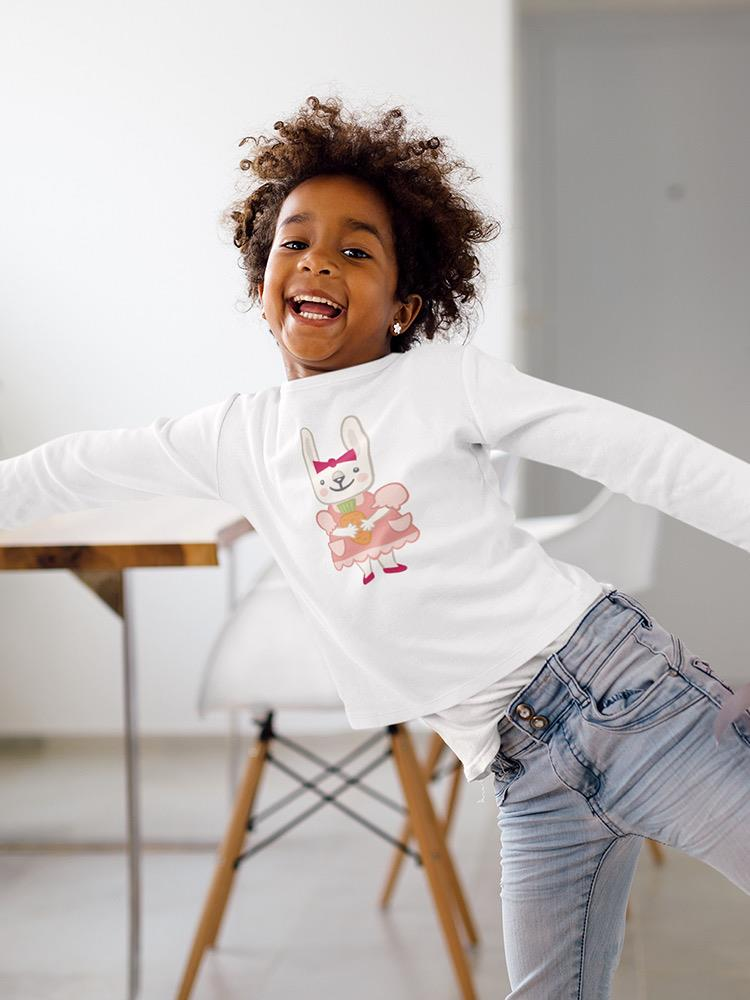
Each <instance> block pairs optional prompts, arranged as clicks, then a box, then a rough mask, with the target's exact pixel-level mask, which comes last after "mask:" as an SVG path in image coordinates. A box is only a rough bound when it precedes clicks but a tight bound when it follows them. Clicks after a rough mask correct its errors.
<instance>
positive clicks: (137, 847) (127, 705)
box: [121, 570, 141, 1000]
mask: <svg viewBox="0 0 750 1000" xmlns="http://www.w3.org/2000/svg"><path fill="white" fill-rule="evenodd" d="M121 575H122V634H123V661H122V662H123V707H124V722H125V726H124V737H125V787H126V801H127V838H128V993H127V996H128V1000H135V998H136V997H137V996H138V992H139V989H140V947H141V863H140V862H141V831H140V802H139V794H140V781H139V773H138V706H137V690H136V677H135V656H134V649H135V643H134V635H133V623H132V604H131V600H130V597H131V591H130V587H131V584H132V581H131V580H130V574H129V573H128V571H127V570H123V571H122V574H121Z"/></svg>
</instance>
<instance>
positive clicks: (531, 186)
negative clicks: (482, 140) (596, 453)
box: [519, 0, 750, 679]
mask: <svg viewBox="0 0 750 1000" xmlns="http://www.w3.org/2000/svg"><path fill="white" fill-rule="evenodd" d="M611 2H612V3H614V0H611ZM545 5H546V6H551V7H557V8H559V11H558V12H557V13H549V12H548V13H544V14H541V13H537V14H535V15H534V16H529V17H528V18H526V17H524V18H523V27H522V32H521V36H522V39H523V43H524V44H523V50H522V55H521V61H522V63H523V66H524V74H523V87H522V88H521V90H522V93H523V98H522V108H523V113H522V119H523V128H522V137H523V141H522V155H521V157H520V162H521V164H522V177H523V189H524V196H523V203H524V205H525V210H524V212H523V219H524V237H525V239H524V245H525V247H526V250H525V253H524V257H525V260H524V263H523V267H519V276H520V278H523V280H524V287H525V297H526V313H525V321H524V324H523V326H524V334H525V336H524V344H525V353H526V355H527V364H528V370H530V371H531V372H533V373H534V374H537V375H539V376H540V377H542V378H548V379H550V380H552V381H554V382H561V383H563V384H565V385H570V386H572V387H574V388H577V389H582V390H584V391H587V392H592V393H594V394H596V395H600V396H606V397H608V398H610V399H614V400H615V401H617V402H620V403H623V404H625V405H626V406H631V407H634V408H635V409H639V410H643V411H644V412H647V413H651V414H653V415H655V416H657V417H660V418H662V419H664V420H667V421H669V422H670V423H673V424H676V425H677V426H679V427H683V428H684V429H685V430H687V431H689V432H690V433H692V434H695V435H696V436H698V437H700V438H703V439H704V440H707V441H709V442H711V443H712V444H714V445H716V446H718V447H720V448H722V449H724V450H725V451H728V452H730V453H732V454H734V455H737V456H739V457H740V458H742V459H744V460H745V461H750V442H749V441H748V435H747V428H748V426H749V424H750V404H749V403H748V395H747V383H748V377H750V336H748V334H750V329H749V327H748V316H750V285H749V284H748V263H749V262H750V256H749V255H748V233H749V232H750V195H749V194H748V183H747V178H748V166H747V165H748V160H749V158H750V117H749V116H748V113H747V103H748V95H750V4H747V3H745V4H744V6H745V7H747V8H748V9H747V10H744V11H742V10H736V11H718V10H716V9H714V8H713V7H711V6H710V5H708V4H706V5H704V6H705V7H706V9H705V10H703V11H689V12H685V11H676V10H675V11H674V12H672V13H664V12H657V13H653V14H647V13H643V12H635V13H624V12H623V13H603V12H602V11H601V10H598V9H597V10H596V12H594V13H586V12H578V13H571V12H570V11H569V10H565V11H564V12H563V5H562V4H560V3H556V4H555V3H552V2H551V0H544V3H542V2H541V0H535V2H534V3H533V4H532V5H531V6H533V7H535V8H539V7H540V6H545ZM577 5H579V6H582V4H581V3H580V0H577ZM620 5H621V6H623V7H627V6H629V0H628V2H626V0H620ZM634 5H635V3H634ZM589 6H592V4H591V3H590V4H589ZM655 6H662V4H661V3H660V4H655ZM693 6H696V5H695V4H694V5H693ZM524 9H526V8H525V7H524ZM519 280H520V279H519ZM525 471H526V472H527V473H528V475H527V483H528V502H527V504H526V505H525V508H524V510H523V513H525V514H529V515H533V514H543V513H551V512H555V513H557V512H566V511H573V510H577V509H580V508H581V507H582V506H584V504H585V503H587V502H588V501H589V500H590V499H591V497H592V496H593V495H594V494H595V493H596V492H597V491H598V490H599V489H600V486H599V485H598V484H593V483H591V482H590V481H588V480H585V479H581V478H579V477H576V476H574V475H573V474H572V473H566V472H561V471H560V470H557V469H553V468H551V467H545V466H542V465H538V464H537V465H532V466H531V467H529V468H527V469H526V470H525ZM749 502H750V498H749ZM749 565H750V564H749V563H748V556H747V553H746V552H744V551H742V550H741V549H738V548H736V547H733V546H731V545H729V544H727V543H726V542H724V541H722V540H719V539H716V538H714V537H712V536H711V535H708V534H707V533H706V532H701V531H698V530H697V529H695V528H692V527H690V526H688V525H686V524H683V523H682V522H681V521H678V520H676V519H674V518H668V517H665V518H664V532H663V540H662V545H661V547H660V551H659V559H658V563H657V579H656V585H655V586H654V588H653V589H652V591H651V592H650V593H649V594H647V595H643V599H644V601H645V603H646V605H647V606H648V607H649V608H650V609H651V610H652V611H653V613H654V614H655V615H656V617H657V618H658V619H659V620H661V621H662V622H663V624H664V625H665V626H666V627H668V628H669V629H670V630H672V631H675V632H677V633H678V634H679V635H680V637H681V638H682V639H683V641H684V642H685V644H686V645H687V646H688V647H689V648H691V649H692V650H693V651H694V652H695V653H696V654H697V655H699V656H701V657H702V658H704V659H706V660H708V661H709V662H711V663H712V665H713V667H714V669H715V670H716V671H717V673H719V675H720V676H724V677H726V678H737V679H748V678H749V677H750V663H749V662H748V654H747V645H748V643H747V632H746V630H745V620H746V616H747V597H746V595H747V589H748V588H747V581H748V566H749ZM614 582H615V583H616V582H617V581H614Z"/></svg>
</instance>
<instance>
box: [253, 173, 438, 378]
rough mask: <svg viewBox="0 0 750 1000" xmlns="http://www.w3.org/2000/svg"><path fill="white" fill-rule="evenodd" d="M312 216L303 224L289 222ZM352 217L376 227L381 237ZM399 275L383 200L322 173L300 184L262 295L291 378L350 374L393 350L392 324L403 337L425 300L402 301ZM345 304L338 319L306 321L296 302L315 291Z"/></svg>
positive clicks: (285, 208) (355, 183)
mask: <svg viewBox="0 0 750 1000" xmlns="http://www.w3.org/2000/svg"><path fill="white" fill-rule="evenodd" d="M299 214H309V216H310V218H309V219H306V220H304V221H296V222H286V220H287V219H288V218H289V216H292V215H299ZM347 219H358V220H360V221H363V222H366V223H369V224H370V225H371V226H373V227H375V228H376V229H377V231H378V233H379V234H380V237H381V239H378V237H377V236H376V235H375V234H374V233H372V232H369V231H367V230H365V229H357V228H353V227H352V226H351V225H348V224H347ZM397 277H398V273H397V264H396V252H395V246H394V239H393V233H392V231H391V225H390V220H389V217H388V211H387V208H386V205H385V202H384V201H383V199H382V198H381V196H380V194H379V193H378V192H377V191H376V190H375V189H374V188H372V187H370V185H369V184H367V183H365V182H364V181H362V180H360V179H359V178H356V177H350V176H344V175H319V176H316V177H311V178H309V179H308V180H306V181H303V182H302V183H301V184H298V185H297V187H296V188H294V190H293V191H291V192H290V194H289V195H288V196H287V198H286V199H285V201H284V203H283V204H282V206H281V209H280V211H279V217H278V220H277V223H276V232H275V234H274V239H273V244H272V246H271V251H270V253H269V256H268V263H267V265H266V270H265V274H264V277H263V281H262V282H261V283H260V285H259V286H258V291H259V294H260V297H261V300H262V302H263V315H264V316H265V318H266V320H267V322H268V324H269V326H270V327H271V330H272V332H273V335H274V337H275V338H276V341H277V343H278V345H279V347H280V348H281V352H282V354H283V357H284V365H285V367H286V371H287V378H288V379H296V378H304V377H305V376H307V375H314V374H316V373H319V372H323V371H333V370H335V369H338V368H348V367H349V366H351V365H357V364H363V363H364V362H366V361H373V360H374V359H375V358H380V357H382V356H383V355H384V354H388V353H389V352H390V338H391V336H392V331H393V324H394V322H397V323H399V324H400V325H401V330H402V332H404V331H405V330H406V327H407V326H408V325H409V323H411V321H412V320H413V319H414V317H415V316H416V315H417V313H418V312H419V309H420V307H421V305H422V300H421V298H420V297H419V296H418V295H410V296H409V297H408V301H407V302H405V303H404V302H401V301H399V300H398V299H396V297H395V294H396V280H397ZM314 289H320V291H319V292H318V295H320V296H322V297H323V298H329V299H332V300H333V301H334V302H337V303H339V304H340V305H342V306H344V309H343V310H342V312H341V313H340V314H339V315H338V316H337V317H336V318H335V319H333V320H323V321H320V320H309V321H307V322H306V321H305V320H304V319H303V318H302V317H300V316H299V315H298V313H297V312H295V310H294V308H293V307H292V305H291V302H290V299H291V298H292V296H294V295H297V294H299V293H301V292H310V293H311V294H312V293H313V292H314Z"/></svg>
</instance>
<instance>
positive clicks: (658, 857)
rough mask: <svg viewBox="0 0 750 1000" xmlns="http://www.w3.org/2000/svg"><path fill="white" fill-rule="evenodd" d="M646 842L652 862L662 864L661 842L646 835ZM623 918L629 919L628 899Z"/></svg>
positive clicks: (662, 849) (662, 850) (662, 851)
mask: <svg viewBox="0 0 750 1000" xmlns="http://www.w3.org/2000/svg"><path fill="white" fill-rule="evenodd" d="M646 843H647V844H648V846H649V850H650V851H651V857H652V858H653V859H654V863H655V864H657V865H663V864H664V848H663V847H662V846H661V844H660V843H659V842H658V840H650V839H649V838H648V837H647V838H646ZM625 919H626V920H629V919H630V900H628V906H627V909H626V910H625Z"/></svg>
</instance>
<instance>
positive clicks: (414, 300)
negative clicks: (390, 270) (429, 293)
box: [394, 294, 422, 336]
mask: <svg viewBox="0 0 750 1000" xmlns="http://www.w3.org/2000/svg"><path fill="white" fill-rule="evenodd" d="M421 308H422V298H421V296H420V295H416V294H414V295H408V296H407V297H406V301H405V302H403V303H402V304H401V308H400V309H399V311H398V312H397V314H396V316H395V317H394V320H395V322H397V323H398V324H399V325H400V327H401V333H402V334H403V333H406V331H407V330H408V328H409V327H410V326H411V325H412V323H413V322H414V320H415V319H416V318H417V314H418V313H419V310H420V309H421ZM400 335H401V334H397V336H400Z"/></svg>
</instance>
